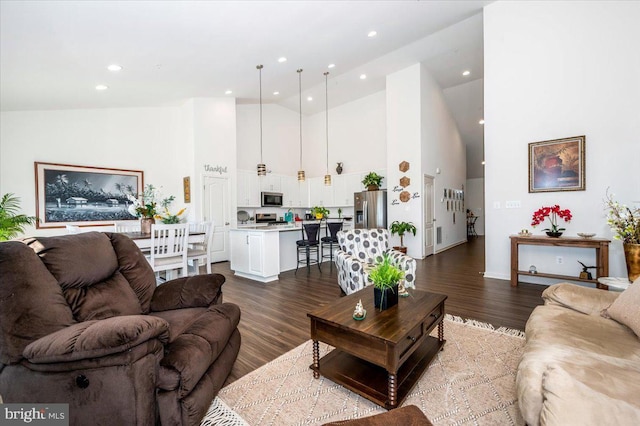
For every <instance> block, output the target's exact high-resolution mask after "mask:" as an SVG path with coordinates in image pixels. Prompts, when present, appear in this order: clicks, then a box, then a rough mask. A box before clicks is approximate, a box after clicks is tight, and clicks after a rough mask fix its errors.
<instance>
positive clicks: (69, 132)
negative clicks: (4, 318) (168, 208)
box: [0, 107, 190, 235]
mask: <svg viewBox="0 0 640 426" xmlns="http://www.w3.org/2000/svg"><path fill="white" fill-rule="evenodd" d="M0 122H1V123H2V125H1V126H0V153H1V155H0V193H2V194H4V193H7V192H12V193H14V194H16V195H17V196H18V197H20V198H21V201H22V203H21V204H22V210H23V212H24V213H25V214H28V215H35V214H36V207H35V176H34V164H33V163H34V161H39V162H47V163H59V164H72V165H81V166H94V167H109V168H117V169H128V170H142V171H144V181H145V183H146V184H153V185H155V186H157V187H162V192H163V194H165V195H170V194H173V195H175V196H176V198H177V200H178V201H181V200H182V177H183V176H188V175H189V174H190V170H189V163H190V160H189V158H188V150H185V145H186V144H187V143H188V141H187V132H186V130H185V123H184V114H183V113H182V111H181V109H180V107H172V108H118V109H90V110H63V111H28V112H3V113H2V114H1V115H0ZM176 205H178V204H176ZM60 233H61V231H60V229H47V230H44V229H39V230H35V228H27V229H26V234H28V235H51V234H60Z"/></svg>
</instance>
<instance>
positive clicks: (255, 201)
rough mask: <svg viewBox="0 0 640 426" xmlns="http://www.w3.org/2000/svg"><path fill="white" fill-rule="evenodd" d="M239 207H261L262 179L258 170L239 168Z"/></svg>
mask: <svg viewBox="0 0 640 426" xmlns="http://www.w3.org/2000/svg"><path fill="white" fill-rule="evenodd" d="M238 207H260V181H259V180H258V175H257V173H256V172H249V171H246V170H238Z"/></svg>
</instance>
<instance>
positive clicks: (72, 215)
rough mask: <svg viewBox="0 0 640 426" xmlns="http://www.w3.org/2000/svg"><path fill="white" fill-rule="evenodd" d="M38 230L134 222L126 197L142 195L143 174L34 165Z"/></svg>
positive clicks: (129, 201) (44, 164) (104, 169)
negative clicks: (121, 221) (123, 221)
mask: <svg viewBox="0 0 640 426" xmlns="http://www.w3.org/2000/svg"><path fill="white" fill-rule="evenodd" d="M35 174H36V216H37V217H38V219H39V220H38V222H37V227H38V228H63V227H65V226H66V225H76V226H100V225H112V224H113V222H114V221H120V220H136V217H135V216H132V215H131V214H130V213H129V211H128V210H127V209H128V207H129V205H130V204H131V200H130V198H129V197H128V196H133V197H136V198H137V197H138V194H142V188H143V185H144V173H143V172H142V171H140V170H121V169H109V168H100V167H88V166H73V165H69V164H51V163H39V162H35Z"/></svg>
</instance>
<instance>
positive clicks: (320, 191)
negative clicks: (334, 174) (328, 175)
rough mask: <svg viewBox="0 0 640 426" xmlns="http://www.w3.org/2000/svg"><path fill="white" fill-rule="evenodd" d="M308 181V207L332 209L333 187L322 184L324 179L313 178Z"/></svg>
mask: <svg viewBox="0 0 640 426" xmlns="http://www.w3.org/2000/svg"><path fill="white" fill-rule="evenodd" d="M308 180H309V204H310V207H315V206H323V207H333V206H334V202H333V185H331V186H327V185H325V184H324V177H314V178H310V179H308Z"/></svg>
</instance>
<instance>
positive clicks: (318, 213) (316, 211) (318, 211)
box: [311, 206, 331, 220]
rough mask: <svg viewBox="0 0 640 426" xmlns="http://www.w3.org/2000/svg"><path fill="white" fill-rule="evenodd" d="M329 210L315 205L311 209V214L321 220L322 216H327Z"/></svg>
mask: <svg viewBox="0 0 640 426" xmlns="http://www.w3.org/2000/svg"><path fill="white" fill-rule="evenodd" d="M329 213H331V212H330V211H329V210H327V209H325V208H324V207H322V206H315V207H313V208H312V209H311V214H312V215H314V216H315V218H316V219H318V220H321V219H322V218H325V217H329Z"/></svg>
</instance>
